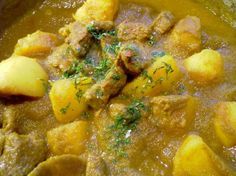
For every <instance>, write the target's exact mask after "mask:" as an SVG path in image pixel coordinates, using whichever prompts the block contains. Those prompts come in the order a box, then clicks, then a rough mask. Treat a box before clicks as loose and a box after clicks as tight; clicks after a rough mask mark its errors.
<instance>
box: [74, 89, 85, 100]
mask: <svg viewBox="0 0 236 176" xmlns="http://www.w3.org/2000/svg"><path fill="white" fill-rule="evenodd" d="M83 95H84V92H83V91H82V90H78V91H77V92H76V98H77V100H78V102H80V101H81V98H82V97H83Z"/></svg>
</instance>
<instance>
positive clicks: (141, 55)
mask: <svg viewBox="0 0 236 176" xmlns="http://www.w3.org/2000/svg"><path fill="white" fill-rule="evenodd" d="M147 55H148V53H147V52H146V50H145V46H144V45H143V44H142V43H140V42H132V43H129V42H128V43H125V44H124V45H123V46H122V47H121V50H120V53H119V59H120V60H121V62H122V63H123V65H124V67H125V70H126V71H127V73H128V74H131V75H138V74H139V73H141V72H142V70H143V69H144V68H145V67H146V66H147V65H148V62H149V61H148V59H147Z"/></svg>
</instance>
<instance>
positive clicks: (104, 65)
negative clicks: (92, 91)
mask: <svg viewBox="0 0 236 176" xmlns="http://www.w3.org/2000/svg"><path fill="white" fill-rule="evenodd" d="M110 67H111V61H110V60H108V59H103V60H101V61H100V63H99V65H98V66H97V67H95V71H94V74H93V77H94V79H95V80H96V81H100V80H102V79H104V78H105V75H106V73H107V71H108V70H109V69H110Z"/></svg>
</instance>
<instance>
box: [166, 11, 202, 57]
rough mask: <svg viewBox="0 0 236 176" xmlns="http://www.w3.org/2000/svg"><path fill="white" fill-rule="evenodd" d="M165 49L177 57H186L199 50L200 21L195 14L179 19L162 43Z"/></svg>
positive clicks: (200, 44) (200, 43)
mask: <svg viewBox="0 0 236 176" xmlns="http://www.w3.org/2000/svg"><path fill="white" fill-rule="evenodd" d="M164 47H165V49H166V50H167V51H168V52H170V53H171V54H173V55H175V56H179V57H184V58H185V57H188V56H191V55H192V54H194V53H196V52H199V51H200V50H201V47H202V41H201V22H200V19H199V18H197V17H195V16H187V17H185V18H183V19H182V20H180V21H179V22H178V23H177V24H176V25H175V27H174V29H173V30H172V32H171V34H170V35H169V36H168V38H167V40H166V42H165V43H164Z"/></svg>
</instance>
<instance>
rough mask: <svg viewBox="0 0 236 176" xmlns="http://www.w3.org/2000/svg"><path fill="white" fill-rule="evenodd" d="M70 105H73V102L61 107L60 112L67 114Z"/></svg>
mask: <svg viewBox="0 0 236 176" xmlns="http://www.w3.org/2000/svg"><path fill="white" fill-rule="evenodd" d="M70 105H71V103H68V105H66V107H64V108H61V110H60V112H61V113H62V114H66V113H67V111H68V109H69V108H70Z"/></svg>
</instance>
